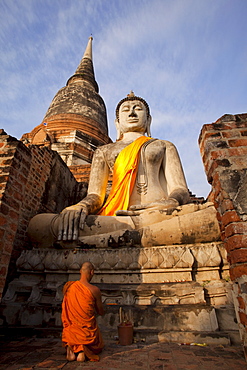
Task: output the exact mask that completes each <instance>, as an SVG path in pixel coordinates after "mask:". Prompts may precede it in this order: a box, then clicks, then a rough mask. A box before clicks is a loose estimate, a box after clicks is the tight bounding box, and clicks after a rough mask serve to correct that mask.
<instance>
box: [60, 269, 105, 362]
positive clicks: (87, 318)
mask: <svg viewBox="0 0 247 370" xmlns="http://www.w3.org/2000/svg"><path fill="white" fill-rule="evenodd" d="M80 273H81V277H80V280H77V281H68V282H67V283H66V284H65V286H64V289H63V293H64V298H63V303H62V323H63V333H62V341H63V345H64V346H66V347H67V360H69V361H74V360H75V359H77V361H85V359H86V358H88V359H89V360H90V361H99V356H98V354H99V353H100V352H101V351H102V349H103V347H104V343H103V340H102V337H101V333H100V331H99V328H98V325H97V322H96V317H95V311H96V313H98V314H99V315H103V314H104V309H103V305H102V301H101V292H100V290H99V288H97V287H96V286H94V285H92V284H90V281H91V279H92V277H93V275H94V267H93V265H92V263H91V262H84V263H83V265H82V267H81V270H80Z"/></svg>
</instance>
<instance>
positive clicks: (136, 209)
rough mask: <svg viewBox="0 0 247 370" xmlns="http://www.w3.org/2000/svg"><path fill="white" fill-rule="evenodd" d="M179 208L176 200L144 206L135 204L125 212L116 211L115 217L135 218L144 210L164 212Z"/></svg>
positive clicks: (160, 201)
mask: <svg viewBox="0 0 247 370" xmlns="http://www.w3.org/2000/svg"><path fill="white" fill-rule="evenodd" d="M178 206H179V202H178V201H177V200H176V199H173V198H172V199H161V200H158V201H155V202H151V203H146V204H137V205H132V206H130V209H129V210H127V211H122V210H120V211H117V212H116V215H117V216H136V215H139V214H141V213H142V211H144V210H149V209H155V210H156V209H158V210H165V209H170V208H176V207H178Z"/></svg>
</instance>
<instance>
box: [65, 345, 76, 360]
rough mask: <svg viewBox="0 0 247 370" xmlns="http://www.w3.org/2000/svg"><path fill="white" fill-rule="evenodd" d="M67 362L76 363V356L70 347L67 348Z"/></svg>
mask: <svg viewBox="0 0 247 370" xmlns="http://www.w3.org/2000/svg"><path fill="white" fill-rule="evenodd" d="M67 360H68V361H75V354H74V352H73V351H72V349H71V348H70V347H69V346H67Z"/></svg>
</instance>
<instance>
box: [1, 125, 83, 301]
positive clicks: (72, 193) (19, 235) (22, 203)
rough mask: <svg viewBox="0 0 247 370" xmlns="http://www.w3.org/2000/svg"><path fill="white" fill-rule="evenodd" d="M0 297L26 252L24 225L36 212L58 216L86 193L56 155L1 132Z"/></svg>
mask: <svg viewBox="0 0 247 370" xmlns="http://www.w3.org/2000/svg"><path fill="white" fill-rule="evenodd" d="M0 168H1V176H0V241H1V244H0V245H1V248H0V271H1V277H0V297H1V295H2V292H3V289H4V286H5V284H6V282H7V280H11V279H13V277H14V276H15V269H16V265H15V262H16V260H17V258H18V257H19V255H20V253H21V251H22V250H24V249H29V248H30V246H29V243H28V239H27V233H26V230H27V226H28V223H29V221H30V219H31V218H32V217H33V216H34V215H35V214H37V213H41V212H52V213H58V212H60V211H61V210H62V209H63V208H64V207H66V206H68V205H70V204H73V203H74V202H76V201H79V200H80V199H81V198H83V196H85V193H86V187H85V184H84V183H80V184H78V183H77V181H76V179H75V178H74V176H73V175H72V173H71V172H70V170H69V168H68V167H67V166H66V164H65V163H64V162H63V161H62V159H61V158H60V156H59V155H58V153H56V152H54V151H52V150H51V149H49V148H48V147H38V146H35V145H33V146H30V147H26V146H25V145H24V144H23V143H22V142H21V141H18V140H17V139H16V138H14V137H11V136H10V135H7V134H6V132H4V130H1V131H0ZM6 279H7V280H6Z"/></svg>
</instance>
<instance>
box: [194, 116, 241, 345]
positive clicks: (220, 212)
mask: <svg viewBox="0 0 247 370" xmlns="http://www.w3.org/2000/svg"><path fill="white" fill-rule="evenodd" d="M199 145H200V151H201V155H202V159H203V163H204V166H205V171H206V175H207V178H208V181H209V183H210V184H212V191H211V193H210V195H209V198H210V200H212V201H213V202H214V204H215V207H216V209H217V217H218V220H219V224H220V228H221V237H222V240H223V242H224V245H225V248H226V250H227V259H228V262H229V264H230V278H231V280H232V281H233V283H234V284H233V290H234V296H235V297H234V300H235V308H236V314H237V317H238V322H239V327H240V335H241V338H242V341H243V343H244V346H246V345H247V114H238V115H229V114H226V115H224V116H223V117H221V118H220V119H219V120H217V121H216V122H215V123H212V124H206V125H204V126H203V128H202V130H201V134H200V138H199Z"/></svg>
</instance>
